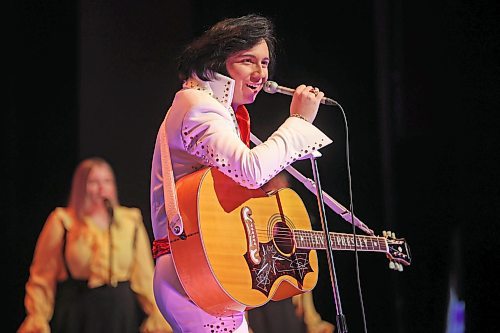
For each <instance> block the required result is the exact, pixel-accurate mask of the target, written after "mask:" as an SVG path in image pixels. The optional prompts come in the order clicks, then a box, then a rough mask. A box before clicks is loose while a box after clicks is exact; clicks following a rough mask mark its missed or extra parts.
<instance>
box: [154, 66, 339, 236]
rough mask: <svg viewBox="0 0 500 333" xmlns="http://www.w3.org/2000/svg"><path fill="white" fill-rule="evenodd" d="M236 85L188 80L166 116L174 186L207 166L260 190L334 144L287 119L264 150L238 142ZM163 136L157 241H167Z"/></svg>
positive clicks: (219, 79)
mask: <svg viewBox="0 0 500 333" xmlns="http://www.w3.org/2000/svg"><path fill="white" fill-rule="evenodd" d="M233 91H234V80H233V79H231V78H229V77H226V76H223V75H219V74H217V75H216V80H214V81H201V80H199V79H197V78H191V79H189V80H187V81H186V82H185V83H184V85H183V89H182V90H180V91H179V92H177V94H176V95H175V98H174V100H173V103H172V105H171V107H170V108H169V110H168V112H167V114H166V116H165V130H166V136H167V140H168V146H169V150H170V157H171V162H172V169H173V172H174V177H175V180H178V179H179V178H181V177H182V176H185V175H187V174H189V173H192V172H194V171H196V170H199V169H201V168H204V167H207V166H213V167H218V169H219V171H222V172H223V173H224V174H226V175H227V176H229V177H231V178H232V179H233V180H234V181H235V182H237V183H239V184H240V185H242V186H244V187H247V188H252V189H254V188H259V187H260V186H262V185H263V184H265V183H266V182H267V181H269V180H270V179H271V178H273V177H274V176H275V175H276V174H278V173H279V172H280V171H282V170H283V169H284V168H286V167H287V166H288V165H290V164H291V163H293V162H294V161H296V160H297V159H300V158H301V157H302V156H303V155H305V154H307V153H308V152H310V151H312V150H317V149H320V148H322V147H324V146H326V145H328V144H330V143H331V142H332V140H331V139H330V138H328V137H327V136H326V135H325V134H324V133H322V132H321V131H320V130H319V129H318V128H317V127H315V126H314V125H313V124H311V123H309V122H307V121H304V120H302V119H300V118H297V117H289V118H287V119H286V120H285V121H284V122H283V124H282V125H281V126H280V127H279V128H278V129H277V130H276V131H275V132H274V133H273V134H272V135H271V136H270V137H269V138H268V139H267V140H266V141H264V142H263V143H262V144H260V145H257V146H255V147H253V148H249V147H247V146H246V144H245V143H243V142H242V141H241V139H240V136H239V129H238V124H237V122H236V117H235V114H234V111H233V109H232V107H231V100H232V95H233ZM159 134H160V133H158V136H157V138H156V143H155V148H154V154H153V160H152V168H151V198H150V199H151V220H152V226H153V233H154V238H155V239H161V238H164V237H167V232H168V230H167V225H168V224H167V217H166V212H165V199H164V192H163V187H164V185H165V184H164V183H163V181H164V179H163V176H162V165H161V163H162V158H161V148H160V135H159Z"/></svg>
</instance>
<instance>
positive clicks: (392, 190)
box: [2, 0, 500, 332]
mask: <svg viewBox="0 0 500 333" xmlns="http://www.w3.org/2000/svg"><path fill="white" fill-rule="evenodd" d="M329 7H331V8H330V9H326V8H324V7H323V6H321V5H320V4H318V3H314V2H312V3H304V4H296V5H291V4H290V3H289V2H284V1H275V2H272V3H271V2H263V1H254V2H252V3H251V4H247V5H242V4H235V3H234V2H228V3H227V4H224V3H222V2H217V3H215V2H213V3H209V2H205V3H198V2H196V1H184V2H178V3H173V2H165V1H141V2H138V1H128V0H126V1H123V0H122V1H114V0H108V1H100V2H94V1H87V0H82V1H80V2H68V1H54V2H50V3H46V2H41V1H40V2H38V1H32V0H31V1H21V2H16V5H15V6H14V7H13V8H12V10H13V14H14V15H12V16H10V20H8V21H7V22H8V23H9V24H8V26H7V28H8V29H7V30H6V35H7V37H9V38H7V39H6V40H7V41H8V42H9V45H7V47H5V48H4V49H5V51H4V52H5V53H7V55H8V62H7V63H6V64H5V66H4V67H6V69H7V73H8V95H9V103H8V112H7V113H5V114H4V119H7V120H6V121H2V128H3V130H2V132H3V133H2V134H3V137H4V141H5V142H7V145H6V150H5V155H4V156H5V158H2V161H3V163H2V165H3V166H2V167H3V168H4V170H5V172H4V175H5V177H4V178H5V184H7V185H6V188H5V190H4V192H5V193H6V196H5V199H4V200H2V210H5V212H6V215H7V218H6V221H5V224H6V233H5V234H4V239H5V242H4V244H5V246H4V247H5V248H6V250H7V251H6V254H7V255H6V259H5V260H4V262H5V270H6V272H7V277H8V279H7V285H6V288H5V290H6V291H7V298H6V302H5V303H6V306H7V309H8V310H7V317H6V321H5V323H6V325H5V328H6V331H9V332H10V331H15V329H16V328H17V327H18V325H19V324H20V322H21V321H22V319H23V316H24V308H23V296H24V283H25V282H26V279H27V277H28V267H29V264H30V261H31V259H32V255H33V250H34V246H35V242H36V238H37V236H38V234H39V232H40V230H41V228H42V226H43V222H44V220H45V218H46V217H47V215H48V213H49V212H50V211H51V210H52V209H53V208H54V207H55V206H59V205H64V204H65V202H66V196H67V194H68V193H67V191H68V189H69V185H70V180H71V175H72V172H73V168H74V167H75V165H76V164H77V163H78V161H79V160H81V159H82V158H85V157H88V156H92V155H100V156H103V157H105V158H107V159H108V160H109V161H110V162H111V163H112V165H113V166H114V168H115V171H116V174H117V179H118V183H119V190H120V199H121V201H122V203H124V204H125V205H131V206H137V207H140V208H141V209H142V211H143V215H144V220H145V223H146V227H147V228H148V230H149V231H151V227H150V218H149V198H148V193H149V188H148V187H149V167H150V163H151V154H152V149H153V144H154V138H155V135H156V130H157V127H158V126H159V124H160V122H161V120H162V118H163V116H164V113H165V110H166V109H167V107H168V105H169V102H170V100H171V98H172V96H173V94H174V93H175V91H176V90H177V89H178V87H179V83H178V81H177V79H176V74H175V61H174V57H175V55H176V52H177V51H178V50H179V49H180V47H181V46H182V44H183V43H185V42H187V41H189V40H190V39H191V38H192V37H193V36H194V35H197V34H199V33H200V32H202V31H203V30H204V29H206V28H207V27H208V26H209V25H210V24H212V23H214V22H215V21H217V20H219V19H220V18H222V17H224V16H233V15H240V14H245V13H248V12H258V13H261V14H264V15H268V16H271V17H272V18H273V19H274V21H275V23H276V28H277V31H278V34H279V37H280V40H281V48H280V50H279V52H280V53H279V59H278V66H277V72H276V76H275V77H274V79H275V80H276V81H277V82H278V83H280V84H283V85H286V86H291V87H294V86H296V85H298V84H300V83H302V82H307V83H310V84H313V85H316V86H319V87H321V89H322V90H323V91H325V92H326V94H327V96H329V97H331V98H334V99H336V100H338V101H339V102H340V103H341V105H342V106H343V108H344V109H345V112H346V116H347V121H348V126H349V148H350V165H351V175H352V189H353V198H354V211H355V212H356V215H357V216H359V217H360V218H361V220H363V221H364V222H365V223H366V224H368V225H369V226H370V227H371V228H372V229H374V230H375V231H376V233H377V234H381V232H382V230H392V231H394V232H396V235H397V236H400V237H405V238H406V240H407V241H408V243H409V244H410V246H411V250H412V256H413V262H412V265H411V266H410V267H407V268H406V269H405V271H404V272H402V273H397V272H394V271H391V270H389V269H388V268H387V260H386V259H385V257H384V256H383V255H381V254H378V253H374V254H367V253H361V254H360V255H359V268H360V282H361V287H362V295H363V297H362V300H363V304H364V307H365V315H366V320H367V328H368V331H371V332H388V331H391V332H443V331H444V330H445V327H446V320H447V306H448V297H449V288H450V286H455V287H456V290H457V292H458V296H459V298H460V299H461V300H463V301H465V304H466V320H467V331H468V332H487V331H491V328H492V327H494V326H493V323H494V319H495V318H494V315H493V307H488V308H487V307H486V306H487V305H488V303H490V301H489V300H488V296H489V295H498V284H497V283H494V281H493V279H491V278H489V275H490V271H489V268H490V267H492V266H493V267H494V263H495V262H496V263H498V262H499V260H498V259H499V258H498V252H497V251H496V244H497V243H498V242H497V241H496V231H497V230H498V228H497V227H496V223H497V222H496V221H497V216H498V210H499V204H498V202H499V196H500V195H499V194H500V193H499V190H498V185H499V184H498V176H497V174H496V169H495V164H496V154H497V151H498V141H499V140H498V135H497V134H496V132H497V126H496V125H497V123H496V119H495V114H494V113H495V112H496V111H498V91H499V89H498V88H499V85H498V78H497V76H498V74H499V70H498V69H499V65H498V60H497V59H498V38H496V37H497V36H498V24H497V22H496V21H497V18H498V14H499V13H498V6H497V5H495V2H493V1H491V2H488V1H474V2H470V3H469V2H468V1H443V2H439V3H435V2H429V3H425V2H418V3H406V2H405V3H403V2H398V1H363V2H332V3H331V4H330V5H329ZM288 102H289V97H287V96H271V95H264V94H262V95H261V96H260V97H259V98H258V100H257V102H256V103H255V104H253V105H251V106H249V109H250V112H251V115H252V119H253V123H254V133H255V134H256V135H257V136H259V137H260V138H262V139H264V138H265V136H266V135H268V134H270V133H271V131H272V130H273V129H274V128H275V127H276V126H277V125H278V124H279V123H280V122H281V121H282V120H283V119H284V118H285V117H286V116H287V108H288ZM316 123H317V125H318V126H319V127H320V128H321V129H322V130H324V131H325V132H326V133H327V134H328V135H329V136H331V137H332V138H333V139H334V141H335V143H334V144H333V145H331V146H329V147H327V148H326V149H325V150H324V151H323V156H322V157H321V158H320V159H319V161H318V164H319V168H320V176H321V179H322V186H323V189H324V190H325V191H326V192H327V193H329V194H331V195H332V196H333V197H334V198H335V199H336V200H337V201H339V202H341V203H342V204H343V205H345V206H348V205H349V195H348V194H349V191H348V181H347V179H348V178H347V169H346V166H347V163H346V162H347V160H346V154H345V151H346V144H347V142H346V135H345V134H346V132H345V129H344V125H345V124H344V122H343V117H342V114H341V112H340V111H339V110H338V109H335V108H329V107H325V106H322V107H321V110H320V114H319V116H318V118H317V121H316ZM295 166H296V168H297V169H299V170H300V171H302V172H303V173H304V174H305V175H306V176H308V177H310V178H312V174H311V171H310V166H309V163H308V162H307V161H302V162H299V163H297V165H295ZM293 187H294V188H295V189H296V190H297V191H299V192H300V193H301V196H302V197H303V199H304V202H305V203H306V205H307V206H308V209H309V210H310V212H311V217H312V222H313V225H314V226H315V227H318V228H319V227H320V225H319V222H318V219H317V216H316V212H315V211H316V210H317V208H316V202H315V198H314V196H312V195H311V194H310V193H308V192H307V191H305V190H303V189H302V188H301V185H300V184H298V183H297V184H296V183H293ZM2 215H3V214H2ZM327 219H328V222H329V226H330V231H338V232H349V231H350V225H348V224H347V223H346V222H345V221H343V220H342V219H340V218H339V217H338V216H337V215H336V214H334V213H332V212H331V211H328V213H327ZM320 259H321V265H322V267H321V270H320V279H319V281H318V285H317V287H316V288H315V289H314V295H315V297H316V303H317V307H318V310H319V311H320V312H321V314H322V315H323V317H324V318H325V319H327V320H330V321H332V322H335V305H334V302H333V299H332V291H331V290H332V288H331V285H330V282H329V281H330V279H329V275H328V268H327V266H326V259H325V255H324V254H323V253H320ZM334 259H335V267H336V271H337V277H338V284H339V289H340V299H341V301H342V306H343V312H344V314H345V316H346V319H347V325H348V328H349V331H350V332H362V331H363V325H362V317H361V313H362V312H361V301H360V297H359V295H358V290H357V286H356V273H355V259H354V256H353V253H352V252H351V253H349V252H336V253H335V255H334ZM483 303H486V304H483ZM278 320H279V319H278Z"/></svg>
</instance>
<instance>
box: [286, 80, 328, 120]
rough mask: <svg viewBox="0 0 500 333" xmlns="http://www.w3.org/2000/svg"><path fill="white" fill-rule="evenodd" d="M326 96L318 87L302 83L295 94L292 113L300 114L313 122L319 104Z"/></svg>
mask: <svg viewBox="0 0 500 333" xmlns="http://www.w3.org/2000/svg"><path fill="white" fill-rule="evenodd" d="M324 96H325V94H324V93H323V92H321V91H320V90H319V89H318V88H313V87H312V86H306V85H304V84H301V85H300V86H298V87H297V89H295V93H294V94H293V98H292V103H291V104H290V115H299V116H301V117H304V119H305V120H307V121H308V122H310V123H312V122H313V121H314V119H315V118H316V115H317V113H318V108H319V104H320V102H321V99H322V98H323V97H324Z"/></svg>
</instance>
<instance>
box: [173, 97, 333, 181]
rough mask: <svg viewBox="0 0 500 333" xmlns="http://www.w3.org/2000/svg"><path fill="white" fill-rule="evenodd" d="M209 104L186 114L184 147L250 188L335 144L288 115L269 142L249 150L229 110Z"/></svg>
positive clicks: (313, 127)
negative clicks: (236, 128)
mask: <svg viewBox="0 0 500 333" xmlns="http://www.w3.org/2000/svg"><path fill="white" fill-rule="evenodd" d="M209 104H210V105H207V104H205V105H203V106H200V105H197V106H193V107H192V108H190V110H189V111H187V112H186V113H185V115H184V119H183V122H182V140H183V143H184V147H185V149H186V151H187V152H188V153H189V154H191V155H192V156H194V157H196V158H198V159H200V161H201V162H202V163H203V164H205V165H208V166H213V167H216V168H217V169H219V170H220V171H221V172H223V173H224V174H226V175H227V176H229V177H230V178H232V179H233V180H234V181H235V182H237V183H238V184H240V185H241V186H244V187H247V188H250V189H255V188H259V187H261V186H262V185H263V184H265V183H266V182H267V181H269V180H270V179H271V178H273V177H274V176H275V175H276V174H278V173H279V172H280V171H282V170H283V169H285V168H286V167H287V166H288V165H290V164H291V163H293V162H294V161H296V160H297V159H300V158H301V157H303V156H304V155H306V154H308V153H309V152H311V151H314V150H319V149H320V148H322V147H324V146H326V145H328V144H330V143H332V140H331V139H330V138H328V137H327V136H326V135H325V134H323V133H322V132H321V131H320V130H319V129H318V128H317V127H315V126H314V125H312V124H311V123H309V122H307V121H305V120H302V119H299V118H297V117H289V118H287V119H286V120H285V122H284V123H283V124H282V125H281V126H280V127H279V128H278V129H277V130H276V131H275V132H274V133H273V134H272V135H271V136H270V137H269V138H268V139H267V140H266V141H264V142H263V143H262V144H260V145H258V146H255V147H254V148H252V149H250V148H248V147H247V146H246V145H245V144H244V143H243V142H242V141H241V140H240V138H239V136H238V134H237V132H236V130H235V123H234V121H233V119H232V117H231V115H230V113H229V111H228V110H226V109H225V108H224V107H223V106H222V105H220V104H215V103H214V104H211V103H209Z"/></svg>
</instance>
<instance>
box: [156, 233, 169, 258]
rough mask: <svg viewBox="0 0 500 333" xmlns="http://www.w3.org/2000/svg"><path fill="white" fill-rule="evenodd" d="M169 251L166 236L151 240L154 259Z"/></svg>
mask: <svg viewBox="0 0 500 333" xmlns="http://www.w3.org/2000/svg"><path fill="white" fill-rule="evenodd" d="M168 253H171V252H170V242H169V240H168V236H167V237H165V238H161V239H155V240H154V241H153V258H154V259H156V258H158V257H160V256H162V255H164V254H168Z"/></svg>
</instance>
